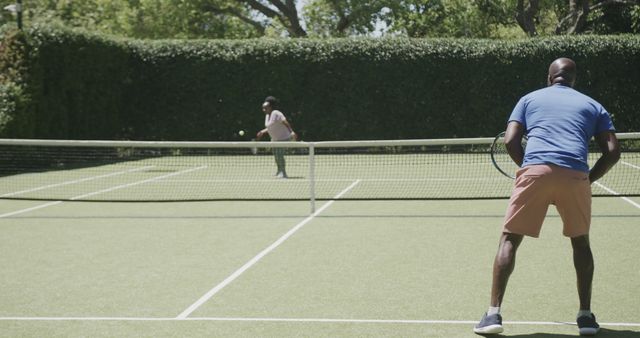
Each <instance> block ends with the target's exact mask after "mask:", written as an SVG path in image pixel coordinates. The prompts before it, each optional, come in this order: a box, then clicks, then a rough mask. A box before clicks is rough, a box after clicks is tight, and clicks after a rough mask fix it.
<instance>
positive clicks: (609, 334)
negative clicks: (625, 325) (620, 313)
mask: <svg viewBox="0 0 640 338" xmlns="http://www.w3.org/2000/svg"><path fill="white" fill-rule="evenodd" d="M577 331H578V329H577V328H576V334H557V333H529V334H514V335H509V334H507V335H497V336H494V337H517V338H563V337H579V335H578V332H577ZM485 337H490V336H485ZM595 337H597V338H640V331H629V330H611V329H604V328H601V329H600V331H599V332H598V334H597V335H596V336H595Z"/></svg>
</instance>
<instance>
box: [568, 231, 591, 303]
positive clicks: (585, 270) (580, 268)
mask: <svg viewBox="0 0 640 338" xmlns="http://www.w3.org/2000/svg"><path fill="white" fill-rule="evenodd" d="M571 246H573V266H574V267H575V268H576V277H577V280H578V297H579V298H580V310H591V283H592V282H593V269H594V268H593V254H592V253H591V246H590V245H589V235H584V236H579V237H573V238H571Z"/></svg>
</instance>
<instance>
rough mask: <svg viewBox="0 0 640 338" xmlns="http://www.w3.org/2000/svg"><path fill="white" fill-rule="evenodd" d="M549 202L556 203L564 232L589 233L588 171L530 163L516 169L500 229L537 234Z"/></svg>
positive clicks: (573, 233) (589, 198)
mask: <svg viewBox="0 0 640 338" xmlns="http://www.w3.org/2000/svg"><path fill="white" fill-rule="evenodd" d="M550 204H555V206H556V209H557V210H558V213H559V214H560V217H561V218H562V223H563V225H564V227H563V231H562V233H563V234H564V235H565V236H567V237H578V236H582V235H586V234H588V233H589V227H590V225H591V183H590V182H589V175H588V174H587V173H584V172H582V171H577V170H573V169H568V168H562V167H558V166H555V165H531V166H526V167H524V168H521V169H519V170H518V172H517V173H516V182H515V186H514V188H513V192H512V193H511V198H510V199H509V206H508V208H507V213H506V215H505V219H504V229H503V231H504V232H507V233H515V234H520V235H527V236H531V237H538V236H539V235H540V229H541V228H542V222H543V221H544V218H545V216H546V215H547V209H548V208H549V205H550Z"/></svg>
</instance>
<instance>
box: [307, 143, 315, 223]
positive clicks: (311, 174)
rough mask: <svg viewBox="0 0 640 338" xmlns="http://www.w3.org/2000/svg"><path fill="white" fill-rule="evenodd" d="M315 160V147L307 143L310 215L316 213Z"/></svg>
mask: <svg viewBox="0 0 640 338" xmlns="http://www.w3.org/2000/svg"><path fill="white" fill-rule="evenodd" d="M315 167H316V159H315V147H314V144H313V143H309V203H310V204H311V213H312V214H313V213H314V212H316V177H315V175H316V170H315Z"/></svg>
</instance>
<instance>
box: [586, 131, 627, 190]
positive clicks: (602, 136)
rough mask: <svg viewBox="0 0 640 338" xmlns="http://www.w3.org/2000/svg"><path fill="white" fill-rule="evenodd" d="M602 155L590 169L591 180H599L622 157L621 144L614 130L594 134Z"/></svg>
mask: <svg viewBox="0 0 640 338" xmlns="http://www.w3.org/2000/svg"><path fill="white" fill-rule="evenodd" d="M594 138H595V140H596V143H597V144H598V147H600V151H602V155H601V156H600V158H599V159H598V161H597V162H596V164H595V165H594V166H593V168H591V171H589V181H590V182H591V183H593V182H595V181H597V180H598V179H599V178H601V177H602V176H604V175H605V174H606V173H607V171H609V169H611V167H613V166H614V165H615V164H616V163H617V162H618V160H619V159H620V145H619V144H618V138H617V137H616V133H615V132H613V131H605V132H602V133H599V134H596V135H595V136H594Z"/></svg>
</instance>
